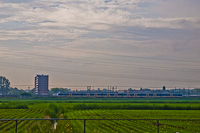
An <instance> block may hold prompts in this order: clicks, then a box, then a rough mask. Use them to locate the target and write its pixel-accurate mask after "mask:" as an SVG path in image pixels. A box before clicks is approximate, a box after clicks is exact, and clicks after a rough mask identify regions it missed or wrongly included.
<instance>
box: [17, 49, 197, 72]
mask: <svg viewBox="0 0 200 133" xmlns="http://www.w3.org/2000/svg"><path fill="white" fill-rule="evenodd" d="M13 55H17V54H13ZM21 55H26V56H27V55H33V56H36V57H37V59H38V58H39V59H50V60H56V61H64V62H74V63H82V64H93V65H103V66H114V67H126V68H137V69H153V70H164V71H182V72H200V69H189V68H171V67H157V66H143V65H135V64H131V63H129V64H127V63H123V64H120V63H111V62H105V61H103V62H102V61H100V62H99V61H91V60H85V59H81V60H78V59H75V60H72V59H65V58H58V57H54V56H46V55H37V54H28V53H22V54H21ZM76 60H78V61H76Z"/></svg>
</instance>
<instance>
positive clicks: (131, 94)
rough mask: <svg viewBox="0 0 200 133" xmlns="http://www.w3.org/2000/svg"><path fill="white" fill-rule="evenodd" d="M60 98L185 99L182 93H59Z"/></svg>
mask: <svg viewBox="0 0 200 133" xmlns="http://www.w3.org/2000/svg"><path fill="white" fill-rule="evenodd" d="M57 96H60V97H183V94H181V93H59V94H57Z"/></svg>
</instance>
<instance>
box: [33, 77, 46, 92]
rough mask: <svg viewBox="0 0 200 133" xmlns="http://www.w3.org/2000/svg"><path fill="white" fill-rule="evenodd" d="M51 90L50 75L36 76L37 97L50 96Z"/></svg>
mask: <svg viewBox="0 0 200 133" xmlns="http://www.w3.org/2000/svg"><path fill="white" fill-rule="evenodd" d="M48 88H49V76H48V75H36V77H35V94H36V95H48V91H49V90H48Z"/></svg>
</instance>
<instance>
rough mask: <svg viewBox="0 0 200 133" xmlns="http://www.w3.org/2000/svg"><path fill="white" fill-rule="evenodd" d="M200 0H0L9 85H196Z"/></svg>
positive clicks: (0, 54)
mask: <svg viewBox="0 0 200 133" xmlns="http://www.w3.org/2000/svg"><path fill="white" fill-rule="evenodd" d="M199 12H200V1H199V0H73V1H72V0H1V1H0V75H1V76H5V77H6V78H8V79H9V80H10V82H11V86H12V87H18V88H20V89H27V88H28V87H30V88H33V87H34V77H35V76H36V75H37V74H47V75H49V84H50V88H53V87H67V88H71V89H80V87H78V88H77V87H76V88H75V87H73V86H95V87H98V86H126V87H121V88H122V89H128V88H130V87H132V88H140V87H143V88H148V87H152V88H156V87H162V86H164V85H165V86H166V87H167V88H170V87H171V88H174V87H181V88H183V87H184V88H187V87H200V14H199ZM85 88H86V87H85Z"/></svg>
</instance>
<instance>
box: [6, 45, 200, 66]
mask: <svg viewBox="0 0 200 133" xmlns="http://www.w3.org/2000/svg"><path fill="white" fill-rule="evenodd" d="M7 43H8V42H7ZM20 43H21V42H20ZM15 44H16V43H15ZM21 44H22V43H21ZM48 47H49V48H54V49H60V50H70V51H78V52H83V53H89V54H98V55H109V56H117V57H128V58H137V59H148V60H160V61H173V62H177V61H178V62H189V63H200V61H197V60H183V59H169V58H156V57H142V56H133V55H123V54H110V53H103V52H92V51H84V50H79V49H76V50H75V49H69V48H65V49H63V48H58V47H50V46H48Z"/></svg>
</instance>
